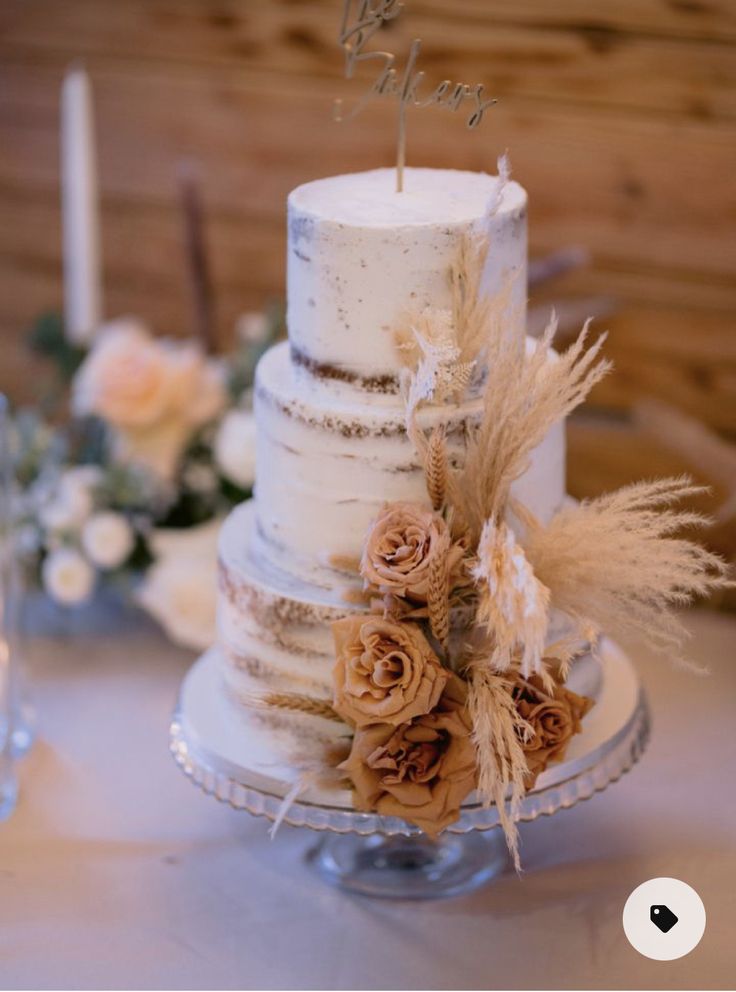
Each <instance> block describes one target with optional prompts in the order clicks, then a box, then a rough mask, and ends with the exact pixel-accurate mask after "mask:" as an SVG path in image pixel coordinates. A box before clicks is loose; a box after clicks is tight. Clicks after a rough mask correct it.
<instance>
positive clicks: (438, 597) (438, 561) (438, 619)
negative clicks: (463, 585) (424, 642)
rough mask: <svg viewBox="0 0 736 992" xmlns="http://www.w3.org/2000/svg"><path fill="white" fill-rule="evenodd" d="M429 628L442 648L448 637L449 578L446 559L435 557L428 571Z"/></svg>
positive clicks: (441, 556) (444, 646)
mask: <svg viewBox="0 0 736 992" xmlns="http://www.w3.org/2000/svg"><path fill="white" fill-rule="evenodd" d="M427 608H428V611H429V626H430V629H431V631H432V634H433V635H434V636H435V637H436V638H437V640H438V641H439V643H440V644H441V645H442V647H443V648H446V647H447V643H448V640H449V637H450V576H449V574H448V570H447V557H446V556H443V555H437V556H435V558H433V560H432V563H431V566H430V570H429V588H428V595H427Z"/></svg>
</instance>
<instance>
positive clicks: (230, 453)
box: [215, 410, 256, 489]
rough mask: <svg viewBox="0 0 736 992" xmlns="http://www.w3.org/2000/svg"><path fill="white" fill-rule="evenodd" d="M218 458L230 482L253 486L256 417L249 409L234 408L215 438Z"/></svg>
mask: <svg viewBox="0 0 736 992" xmlns="http://www.w3.org/2000/svg"><path fill="white" fill-rule="evenodd" d="M215 461H216V462H217V466H218V468H219V469H220V471H221V472H222V474H223V475H224V476H225V478H226V479H229V480H230V481H231V482H234V483H236V484H237V485H238V486H240V487H241V488H242V489H250V487H251V486H252V485H253V483H254V481H255V477H256V419H255V417H254V415H253V413H252V411H250V410H231V411H230V412H229V413H227V414H226V415H225V417H224V418H223V421H222V423H221V424H220V428H219V430H218V432H217V437H216V438H215Z"/></svg>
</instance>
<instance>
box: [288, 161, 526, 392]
mask: <svg viewBox="0 0 736 992" xmlns="http://www.w3.org/2000/svg"><path fill="white" fill-rule="evenodd" d="M395 184H396V174H395V171H394V170H393V169H378V170H375V171H372V172H361V173H356V174H352V175H343V176H334V177H332V178H329V179H320V180H317V181H316V182H311V183H307V184H305V185H304V186H299V187H297V189H295V190H294V191H293V192H292V193H291V195H290V196H289V248H288V325H289V339H290V341H291V344H292V349H293V354H294V359H295V361H296V362H297V363H298V364H299V365H300V366H301V367H303V368H306V369H307V370H309V371H310V372H312V373H316V374H317V375H319V376H320V377H323V378H333V379H344V380H346V381H352V382H354V383H355V384H356V385H362V386H365V387H367V388H370V389H377V390H380V389H382V388H391V384H392V381H395V378H396V375H397V373H398V360H397V354H396V350H395V347H394V342H393V336H392V334H393V329H395V327H396V324H397V321H398V320H399V319H400V318H401V315H402V314H403V313H404V312H406V311H408V310H423V309H424V308H426V307H428V306H431V307H436V308H449V307H450V304H451V290H450V283H449V279H448V274H449V271H450V266H451V265H452V263H453V262H454V261H455V259H456V257H457V251H458V246H459V244H460V239H461V237H462V235H463V234H464V233H465V232H468V231H478V232H483V233H487V234H488V235H489V238H490V251H489V255H488V263H487V268H486V273H485V290H486V292H488V293H489V294H495V293H497V292H498V291H499V290H500V288H501V287H502V285H505V284H506V283H507V282H508V281H510V282H511V284H512V293H511V304H510V306H509V308H508V314H507V317H508V320H509V326H510V328H511V322H512V321H513V322H516V324H517V326H519V325H520V326H521V327H523V326H524V322H525V319H526V317H525V315H526V295H527V275H526V265H527V239H526V193H525V192H524V190H523V189H522V187H521V186H519V185H518V184H517V183H513V182H510V183H507V184H506V185H505V186H504V187H503V188H501V184H500V180H499V179H498V177H494V176H488V175H485V174H483V173H476V172H458V171H453V170H447V169H407V170H406V175H405V190H404V192H402V193H397V192H396V189H395ZM494 207H495V210H494V212H492V213H491V214H490V215H489V211H490V210H491V208H494Z"/></svg>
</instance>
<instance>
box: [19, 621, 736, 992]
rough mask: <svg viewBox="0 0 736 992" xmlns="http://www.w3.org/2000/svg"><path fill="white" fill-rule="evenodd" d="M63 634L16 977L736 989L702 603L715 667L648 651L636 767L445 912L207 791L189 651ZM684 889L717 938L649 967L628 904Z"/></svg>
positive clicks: (89, 630) (80, 981)
mask: <svg viewBox="0 0 736 992" xmlns="http://www.w3.org/2000/svg"><path fill="white" fill-rule="evenodd" d="M109 619H110V618H107V620H105V622H103V618H98V619H97V620H96V621H95V622H93V623H92V624H89V623H87V624H86V629H84V630H80V629H79V627H80V625H79V623H78V622H76V621H75V622H72V623H70V622H64V623H61V624H55V625H54V626H55V627H56V628H60V629H53V628H52V629H49V628H47V629H46V631H45V632H44V633H43V634H40V635H37V636H35V637H34V638H33V640H32V642H31V644H30V649H29V654H30V656H31V657H30V662H31V671H32V675H33V681H34V696H35V702H36V705H37V709H38V720H39V739H38V741H37V743H36V745H35V747H34V749H33V751H32V753H31V754H30V755H29V756H28V757H27V758H26V759H25V761H24V762H23V763H22V765H21V767H20V779H21V796H20V801H19V805H18V808H17V810H16V811H15V813H14V815H13V816H12V817H11V819H10V820H9V821H7V822H6V823H4V824H0V885H1V891H2V899H1V900H0V984H1V985H2V987H4V988H23V989H25V988H29V989H30V988H33V989H44V988H55V989H66V988H75V989H110V988H112V989H115V988H125V989H143V988H148V989H150V988H152V989H170V988H172V989H177V988H179V989H200V988H202V989H204V988H222V989H230V988H233V989H249V988H266V989H283V988H296V989H342V988H347V989H394V988H397V989H424V988H430V989H474V988H477V989H537V988H547V989H560V988H566V989H576V988H587V989H595V988H608V989H611V988H622V989H631V988H638V989H660V988H665V989H675V988H703V989H719V988H733V987H734V981H736V940H735V939H734V936H733V933H734V926H735V925H736V894H735V893H736V793H735V790H734V778H735V776H734V768H735V767H736V734H734V717H735V716H736V703H735V700H736V692H735V690H736V664H734V661H735V660H736V658H735V656H736V619H734V618H729V617H725V616H718V615H714V614H710V613H708V612H706V611H700V612H695V613H692V614H691V615H690V616H689V617H688V620H687V622H688V625H689V626H690V628H691V630H692V633H693V635H694V637H693V641H692V644H691V647H690V654H691V656H692V657H693V658H695V659H697V660H698V661H701V662H704V663H707V664H708V665H709V667H710V669H711V674H710V676H709V677H705V678H702V677H697V676H693V675H691V674H689V673H686V672H683V671H678V670H674V669H673V668H672V666H671V665H669V664H668V663H667V662H666V661H663V660H661V659H657V658H653V657H652V656H651V655H649V654H648V653H647V652H644V651H642V652H640V653H639V658H640V662H641V664H640V669H641V672H642V678H643V680H644V683H645V685H646V687H647V689H648V692H649V698H650V701H651V706H652V711H653V718H654V731H653V739H652V742H651V744H650V746H649V750H648V751H647V753H646V754H645V755H644V758H643V760H642V762H641V763H640V764H639V765H638V766H636V768H635V769H634V770H633V771H632V772H631V773H630V774H628V775H626V776H624V778H623V779H622V780H621V781H620V782H618V783H617V784H615V785H613V786H611V787H610V788H609V789H608V790H607V791H606V792H604V793H602V794H600V795H597V796H595V797H594V798H593V799H592V800H591V801H589V802H584V803H581V804H580V805H578V806H577V807H575V808H574V809H571V810H567V811H563V812H561V813H559V814H557V815H556V816H554V817H552V818H543V819H541V820H539V821H537V822H535V823H531V824H527V825H525V826H524V827H523V828H522V857H523V862H524V866H525V872H524V875H523V877H522V878H520V879H519V878H517V877H516V876H515V875H514V874H513V873H509V874H507V875H505V876H503V877H502V878H501V879H500V880H499V881H497V882H496V883H494V884H493V885H491V886H489V887H487V888H486V889H483V890H480V891H477V892H475V893H473V894H472V895H469V896H465V897H461V898H457V899H451V900H446V901H438V902H432V903H420V904H418V903H409V902H395V903H391V902H381V901H372V900H368V899H364V898H361V897H358V896H351V895H348V894H345V893H342V892H340V891H337V890H333V889H331V888H329V887H327V886H325V885H324V884H323V883H322V882H321V881H320V880H318V879H317V878H316V877H315V876H314V875H313V874H312V870H311V869H310V868H309V866H308V865H306V864H305V861H304V854H305V852H306V851H307V850H308V849H309V847H310V846H311V845H312V844H313V843H314V841H315V835H314V834H311V833H310V832H309V831H298V830H294V829H291V828H288V827H285V828H283V829H282V830H281V831H280V832H279V834H278V835H277V837H276V839H275V840H273V841H271V840H269V838H268V835H267V829H266V828H267V825H266V823H265V821H263V820H257V819H253V818H251V817H249V816H248V815H247V814H245V813H238V812H236V811H234V810H231V809H230V808H229V807H227V806H225V805H222V804H220V803H217V802H216V801H214V800H213V799H212V798H210V797H208V796H205V795H203V794H201V793H200V792H199V791H198V790H197V789H195V788H194V787H193V786H192V785H191V784H190V783H189V782H188V781H187V780H186V779H185V778H184V776H183V775H182V774H181V773H180V772H179V771H177V769H176V767H175V766H174V764H173V761H172V760H171V758H170V757H169V754H168V749H167V733H168V724H169V717H170V714H171V710H172V707H173V704H174V701H175V697H176V693H177V688H178V685H179V682H180V680H181V678H182V676H183V675H184V673H185V671H186V670H187V667H188V665H189V664H190V663H191V661H192V656H191V655H189V654H188V653H187V652H185V651H182V650H180V649H177V648H175V647H173V646H172V645H170V644H169V643H167V642H166V641H165V640H164V638H163V636H162V635H160V634H159V633H158V632H157V631H156V630H154V629H153V627H152V626H151V625H150V624H149V623H148V622H147V621H144V620H142V619H141V618H140V617H138V616H137V615H135V614H131V613H121V614H119V615H116V616H115V617H113V618H112V621H111V622H112V623H113V624H114V629H113V630H111V629H110V625H109V623H108V620H109ZM658 876H675V877H677V878H680V879H682V880H684V881H686V882H688V883H689V884H691V885H692V886H694V887H695V888H696V889H697V890H698V892H699V893H700V895H701V897H702V899H703V901H704V903H705V907H706V911H707V914H708V924H707V928H706V931H705V935H704V937H703V939H702V941H701V943H700V945H699V946H698V947H697V948H696V949H695V950H694V951H693V952H692V953H691V954H690V955H689V956H687V957H686V958H683V959H681V960H680V961H672V962H654V961H649V960H648V959H645V958H643V957H641V956H640V955H638V954H637V953H636V951H634V950H633V948H631V947H630V946H629V944H628V943H627V941H626V939H625V937H624V934H623V930H622V927H621V913H622V910H623V905H624V903H625V901H626V898H627V896H628V895H629V893H630V892H631V891H632V889H634V888H635V887H636V886H637V885H638V884H640V883H641V882H643V881H645V880H646V879H649V878H654V877H658Z"/></svg>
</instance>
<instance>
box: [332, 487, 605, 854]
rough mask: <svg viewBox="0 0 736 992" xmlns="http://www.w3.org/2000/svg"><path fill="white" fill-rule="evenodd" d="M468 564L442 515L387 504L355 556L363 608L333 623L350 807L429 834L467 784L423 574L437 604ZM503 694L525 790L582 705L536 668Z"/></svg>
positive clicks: (458, 691) (463, 597)
mask: <svg viewBox="0 0 736 992" xmlns="http://www.w3.org/2000/svg"><path fill="white" fill-rule="evenodd" d="M438 566H440V567H439V568H438ZM471 569H472V557H471V556H470V554H469V552H468V549H467V547H466V546H465V543H464V542H463V541H462V540H456V539H455V538H453V536H452V533H451V530H450V527H449V526H448V523H447V521H446V520H445V518H444V517H443V516H442V514H441V513H439V512H435V511H432V510H428V509H425V508H423V507H421V506H418V505H415V504H410V503H394V504H388V505H386V506H385V507H384V509H383V511H382V512H381V514H380V515H379V517H378V518H377V519H376V521H375V522H374V523H373V525H372V527H371V529H370V531H369V533H368V535H367V537H366V541H365V545H364V553H363V558H362V561H361V564H360V571H361V575H362V577H363V580H364V582H365V585H366V589H367V592H368V594H369V596H372V611H371V612H370V613H367V614H365V613H364V614H359V615H355V616H350V617H347V618H345V619H342V620H339V621H337V622H336V623H335V624H333V633H334V638H335V649H336V657H337V663H336V666H335V672H334V684H335V696H334V708H335V710H336V711H337V713H338V714H339V715H340V716H341V717H342V718H343V719H344V720H345V721H346V722H347V723H348V724H349V725H350V726H352V727H353V728H354V737H353V743H352V750H351V753H350V755H349V757H348V758H347V760H346V761H345V762H343V764H342V765H341V768H342V770H343V771H344V772H345V773H346V774H347V775H348V776H349V778H350V780H351V782H352V784H353V788H354V791H355V799H356V805H357V806H358V808H360V809H363V810H369V811H376V812H378V813H379V814H381V815H386V816H392V815H393V816H399V817H402V818H403V819H405V820H407V821H409V822H410V823H413V824H415V825H416V826H418V827H420V828H421V829H422V830H424V831H425V832H426V833H428V834H430V835H434V834H437V833H438V832H439V831H441V830H443V829H444V828H445V827H446V826H448V825H449V824H450V823H453V822H454V821H455V820H457V819H458V817H459V813H460V807H461V804H462V803H463V801H464V800H465V799H466V798H467V797H468V796H469V794H470V793H471V792H472V791H473V790H474V789H475V787H476V784H477V762H476V749H475V745H474V741H473V725H472V720H471V717H470V714H469V711H468V707H467V698H468V689H467V683H466V681H465V679H464V678H463V670H462V664H461V663H458V662H455V663H453V660H452V658H451V653H450V652H449V651H448V650H447V642H445V644H443V643H442V642H441V641H440V640H438V638H437V636H436V630H434V629H433V624H432V623H430V621H429V613H430V609H431V602H430V601H431V597H432V595H433V590H432V585H433V582H434V581H435V578H434V577H435V576H436V575H437V574H440V575H442V576H444V587H445V589H444V594H445V596H446V598H447V601H448V603H451V602H467V599H468V589H472V573H471ZM466 628H467V621H466ZM466 636H467V635H466ZM461 637H462V632H461ZM441 659H442V660H441ZM453 669H454V670H453ZM512 692H513V694H514V699H515V701H516V706H517V709H518V712H519V715H520V717H521V718H522V719H521V721H520V725H523V726H524V728H525V730H524V734H523V740H522V746H523V748H524V752H525V755H526V757H527V765H528V775H527V777H526V781H525V784H526V787H527V788H531V787H532V786H533V785H534V782H535V781H536V778H537V776H538V775H539V774H540V773H541V772H542V771H543V770H544V769H545V768H546V767H547V765H548V764H549V762H551V761H554V760H559V759H560V758H561V757H562V755H563V754H564V751H565V749H566V747H567V744H568V742H569V740H570V738H571V737H572V736H573V734H575V733H578V732H579V731H580V729H581V723H580V721H581V718H582V717H583V715H584V714H585V712H586V711H587V709H588V708H589V707H590V705H592V703H591V702H590V701H589V700H586V699H583V698H582V697H580V696H577V695H575V694H574V693H572V692H570V691H569V690H567V689H565V687H564V685H562V684H561V683H559V684H557V683H555V686H554V689H553V690H550V687H549V684H547V685H546V687H543V685H542V682H541V680H540V679H539V678H538V677H531V678H529V679H521V678H518V679H517V680H516V682H515V684H514V686H513V689H512Z"/></svg>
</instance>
